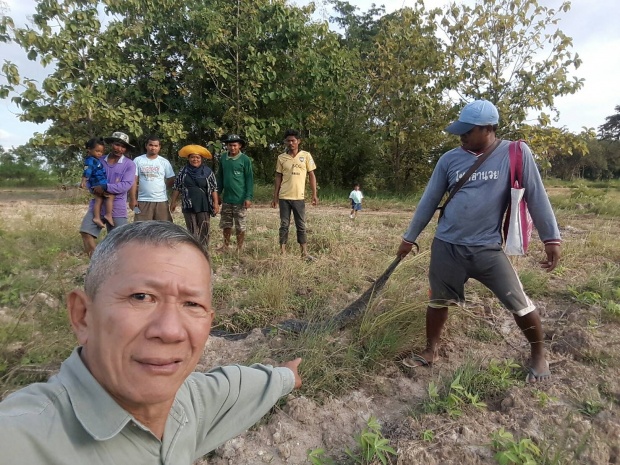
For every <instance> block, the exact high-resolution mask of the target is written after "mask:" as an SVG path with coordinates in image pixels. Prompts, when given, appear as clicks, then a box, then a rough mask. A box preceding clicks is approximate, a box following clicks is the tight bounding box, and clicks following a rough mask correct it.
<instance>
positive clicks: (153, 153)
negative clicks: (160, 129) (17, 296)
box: [129, 135, 174, 221]
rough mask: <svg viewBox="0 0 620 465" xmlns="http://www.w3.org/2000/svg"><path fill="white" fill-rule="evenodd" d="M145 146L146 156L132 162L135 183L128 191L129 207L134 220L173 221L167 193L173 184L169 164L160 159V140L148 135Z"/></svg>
mask: <svg viewBox="0 0 620 465" xmlns="http://www.w3.org/2000/svg"><path fill="white" fill-rule="evenodd" d="M145 146H146V153H145V154H144V155H140V156H139V157H137V158H136V159H135V160H134V163H135V164H136V182H135V184H134V185H133V188H132V191H131V196H130V197H131V200H130V202H129V208H131V209H132V210H134V212H135V214H136V215H135V217H134V221H149V220H160V221H172V215H171V214H170V206H169V204H168V192H167V189H169V188H171V187H172V184H173V183H174V171H173V169H172V165H171V164H170V162H169V161H168V160H166V159H165V158H164V157H161V156H159V151H160V150H161V141H160V139H159V137H157V136H153V135H151V136H149V138H148V139H147V140H146V145H145ZM136 194H137V195H136Z"/></svg>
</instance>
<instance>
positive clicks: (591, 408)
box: [579, 400, 605, 417]
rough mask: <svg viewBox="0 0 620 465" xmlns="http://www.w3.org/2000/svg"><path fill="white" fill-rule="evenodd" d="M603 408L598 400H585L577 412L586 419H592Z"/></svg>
mask: <svg viewBox="0 0 620 465" xmlns="http://www.w3.org/2000/svg"><path fill="white" fill-rule="evenodd" d="M604 408H605V406H604V405H603V403H602V402H599V401H598V400H586V401H584V402H583V403H582V404H581V407H579V411H580V412H581V413H582V414H584V415H585V416H587V417H594V416H596V415H597V414H598V413H600V412H601V411H603V410H604Z"/></svg>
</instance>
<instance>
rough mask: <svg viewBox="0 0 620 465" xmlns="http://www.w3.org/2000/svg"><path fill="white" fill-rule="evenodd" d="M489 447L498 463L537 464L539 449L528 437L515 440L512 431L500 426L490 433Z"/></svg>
mask: <svg viewBox="0 0 620 465" xmlns="http://www.w3.org/2000/svg"><path fill="white" fill-rule="evenodd" d="M491 447H492V449H493V450H494V451H495V460H497V462H498V463H499V464H500V465H537V464H538V461H537V460H536V459H537V458H538V457H540V455H541V454H540V449H539V448H538V446H537V445H536V444H534V442H533V441H532V440H531V439H529V438H523V439H521V440H520V441H518V442H517V441H515V439H514V437H513V436H512V433H510V432H508V431H506V430H505V429H504V428H500V429H499V430H498V431H494V432H493V433H492V434H491Z"/></svg>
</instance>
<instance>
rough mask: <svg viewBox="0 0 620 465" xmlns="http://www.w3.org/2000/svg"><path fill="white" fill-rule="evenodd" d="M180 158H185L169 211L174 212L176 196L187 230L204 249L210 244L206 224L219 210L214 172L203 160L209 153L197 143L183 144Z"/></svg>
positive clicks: (210, 156) (208, 157)
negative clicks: (180, 205) (185, 161)
mask: <svg viewBox="0 0 620 465" xmlns="http://www.w3.org/2000/svg"><path fill="white" fill-rule="evenodd" d="M179 157H181V158H187V165H185V166H184V167H183V168H181V171H179V174H178V175H177V178H176V180H175V182H174V185H173V186H172V198H171V200H170V211H172V212H174V210H175V209H176V206H177V201H178V199H179V195H180V196H181V204H182V210H181V211H182V212H183V217H184V218H185V224H186V225H187V229H188V230H189V231H190V232H191V233H192V234H193V235H194V236H196V237H197V238H198V240H199V241H200V242H201V243H202V245H203V247H204V248H205V250H207V248H208V247H209V223H210V219H211V217H212V216H215V215H217V213H218V212H219V209H220V202H219V196H218V194H217V181H216V178H215V174H214V173H213V171H212V170H211V168H209V167H208V166H206V165H204V164H203V163H202V161H203V159H206V160H210V159H211V158H212V155H211V152H209V150H207V149H206V148H204V147H202V146H200V145H186V146H185V147H183V148H182V149H181V150H179Z"/></svg>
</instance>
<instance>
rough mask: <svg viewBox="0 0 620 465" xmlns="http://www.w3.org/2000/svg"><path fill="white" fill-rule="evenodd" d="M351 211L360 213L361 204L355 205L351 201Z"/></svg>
mask: <svg viewBox="0 0 620 465" xmlns="http://www.w3.org/2000/svg"><path fill="white" fill-rule="evenodd" d="M351 209H352V210H355V211H356V212H358V211H360V210H361V209H362V204H361V203H355V202H354V201H353V200H351Z"/></svg>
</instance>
